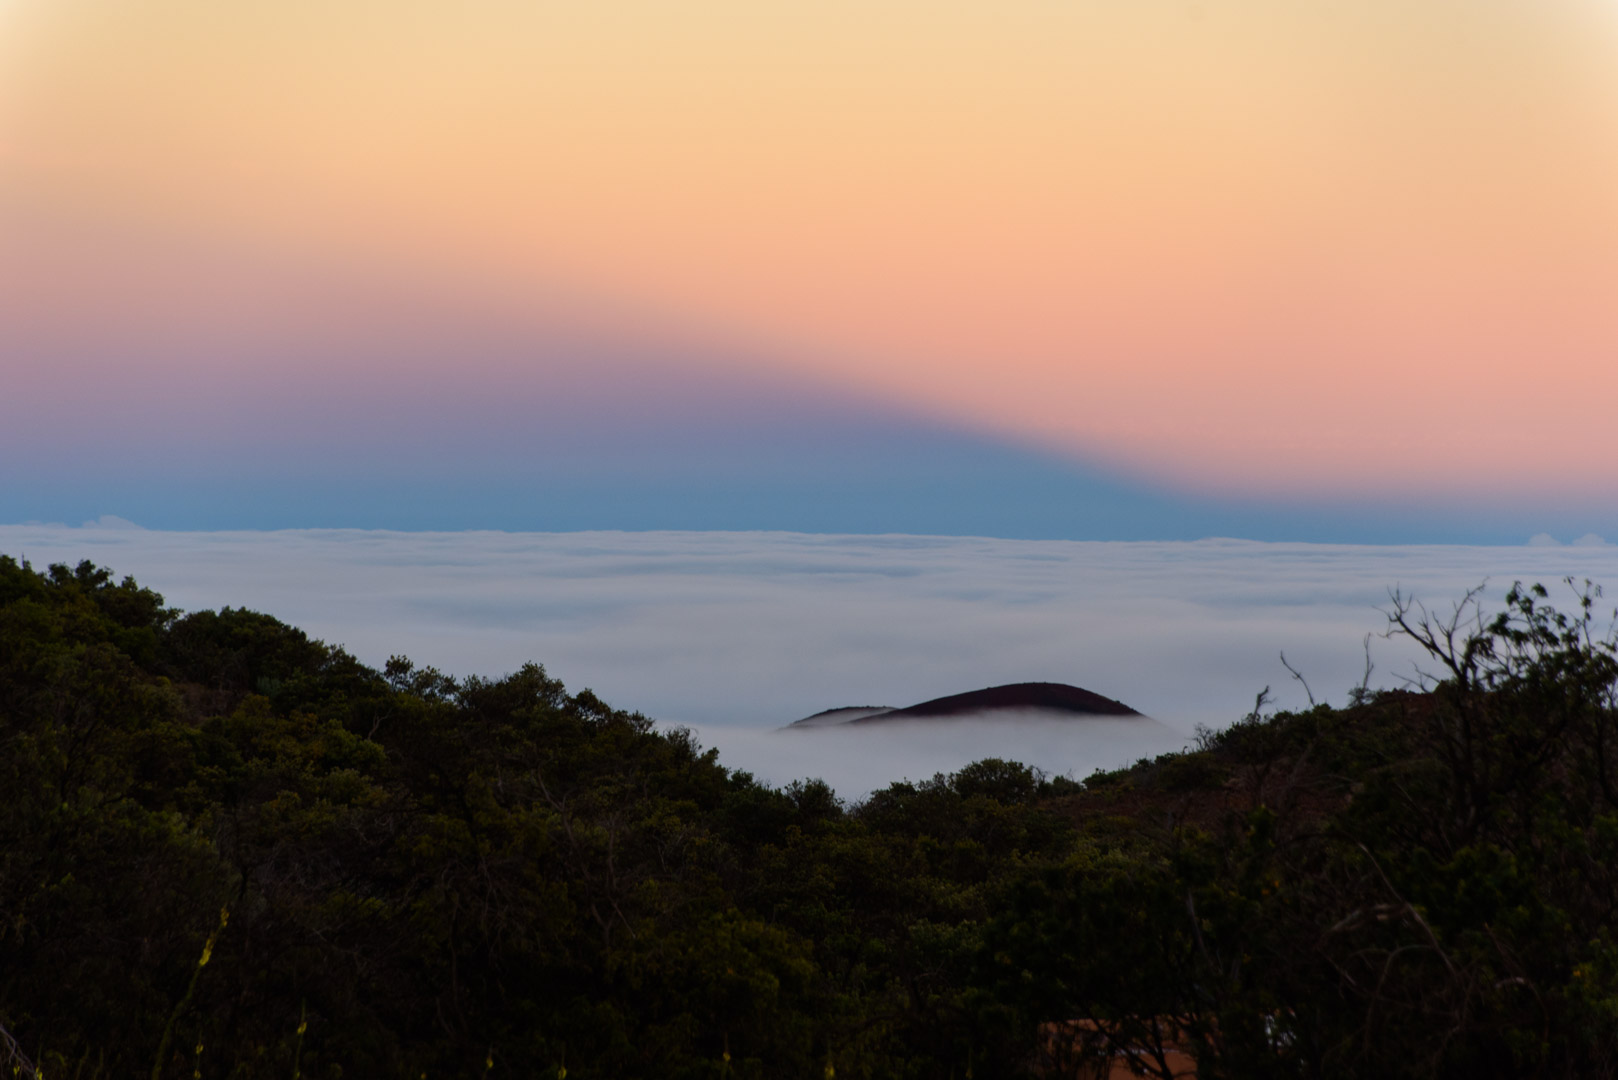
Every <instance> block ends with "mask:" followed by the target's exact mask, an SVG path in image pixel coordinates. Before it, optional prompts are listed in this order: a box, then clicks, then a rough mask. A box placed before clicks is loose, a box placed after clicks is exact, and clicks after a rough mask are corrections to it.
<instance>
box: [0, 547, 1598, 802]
mask: <svg viewBox="0 0 1618 1080" xmlns="http://www.w3.org/2000/svg"><path fill="white" fill-rule="evenodd" d="M0 552H7V553H10V554H12V555H13V556H16V555H17V554H19V553H20V554H23V555H25V556H26V557H27V558H28V559H29V560H31V561H32V562H33V564H34V565H35V566H39V567H43V566H45V565H47V564H48V563H51V562H58V561H60V562H67V563H70V564H73V563H77V562H78V561H79V560H80V559H90V560H92V561H93V562H95V563H97V564H99V565H103V566H107V567H109V568H111V569H112V570H113V571H114V572H115V573H117V574H119V575H124V574H130V575H133V576H134V577H135V578H136V580H137V581H139V582H140V583H142V584H144V585H147V586H149V587H152V588H155V589H157V590H158V591H159V592H161V593H163V594H164V596H165V597H166V598H167V600H168V602H169V603H170V604H172V605H176V606H178V607H180V608H183V609H185V610H191V611H194V610H198V609H202V608H216V607H220V606H225V605H231V606H242V607H248V608H252V609H256V610H259V611H265V612H269V613H271V614H273V615H275V616H277V617H279V618H281V619H282V620H284V621H286V622H289V623H291V624H293V625H295V626H299V627H301V628H302V629H304V630H305V631H306V632H308V633H309V634H311V635H312V636H315V637H318V638H321V639H323V640H325V641H327V642H330V643H333V644H342V645H344V646H346V647H347V648H348V649H349V650H350V651H351V652H352V653H353V654H354V655H355V656H357V657H358V658H359V659H360V660H362V661H364V662H365V663H368V664H371V665H373V666H380V665H382V664H383V663H384V662H385V661H386V660H387V658H388V657H389V656H392V655H395V654H403V655H407V656H409V657H410V658H412V659H413V660H415V661H416V662H417V663H418V664H423V665H425V664H431V665H434V666H437V667H438V668H440V669H441V670H443V671H446V672H449V673H451V674H453V675H456V676H465V675H483V676H488V677H497V676H500V675H502V674H505V673H507V672H510V671H513V670H515V669H516V668H518V667H519V666H520V665H522V664H523V663H525V662H528V661H536V662H540V663H543V664H544V665H545V666H546V668H547V670H548V671H549V672H550V674H552V675H553V676H555V677H557V678H560V679H561V680H562V681H563V682H564V683H565V684H566V685H567V686H568V687H569V688H570V689H572V690H579V689H582V688H585V687H588V688H590V689H593V690H595V691H596V692H597V693H598V694H599V695H600V696H601V697H602V698H603V699H604V700H605V701H607V702H608V703H609V704H611V705H614V706H616V707H618V708H625V709H634V710H638V711H641V712H643V713H645V714H646V715H648V716H650V717H652V718H653V719H655V720H657V721H658V722H660V723H662V724H665V725H682V726H688V727H691V728H692V729H693V730H694V731H695V732H696V733H697V735H698V737H699V738H700V739H701V741H702V742H703V743H704V745H708V746H716V747H718V748H719V750H720V757H721V760H722V761H723V762H724V763H725V764H726V765H728V766H731V767H733V768H746V769H748V770H749V771H752V772H753V773H755V774H756V775H758V776H760V777H762V778H764V779H766V780H767V781H769V782H771V783H775V784H782V783H789V782H791V781H792V780H795V779H803V778H805V777H809V776H819V777H822V778H824V779H826V780H827V781H828V782H829V783H832V784H833V786H834V787H836V788H837V789H838V790H839V792H840V793H842V794H843V795H845V796H847V797H858V796H859V795H861V794H863V793H864V792H866V791H869V790H872V789H873V788H876V787H880V786H884V785H886V784H887V783H889V782H891V781H894V780H900V779H905V778H909V779H912V780H923V779H926V778H928V777H930V776H931V775H933V774H934V773H935V772H940V771H945V772H947V771H952V770H954V769H958V768H960V767H961V766H963V765H965V764H967V763H969V762H971V761H974V760H978V759H981V758H984V757H989V756H998V757H1005V758H1012V759H1016V760H1022V761H1025V762H1027V763H1029V764H1032V765H1035V766H1038V767H1040V768H1043V769H1045V770H1046V771H1048V772H1051V773H1054V774H1058V775H1060V774H1064V773H1072V774H1073V775H1074V776H1075V777H1077V778H1083V777H1084V776H1087V775H1089V773H1090V772H1091V771H1092V770H1094V769H1095V768H1111V767H1117V766H1120V765H1124V764H1129V763H1132V762H1133V761H1134V760H1135V759H1136V758H1138V757H1141V756H1149V755H1155V754H1158V753H1163V752H1166V751H1169V750H1175V749H1179V748H1181V747H1182V746H1184V745H1185V744H1186V741H1187V740H1188V739H1189V738H1190V737H1191V736H1192V735H1193V734H1194V732H1195V730H1196V728H1197V726H1198V725H1199V724H1201V725H1205V726H1207V727H1210V728H1221V727H1224V726H1226V725H1228V724H1229V723H1231V722H1232V721H1234V720H1236V719H1238V718H1240V717H1241V716H1242V715H1244V714H1245V713H1246V712H1248V710H1250V709H1251V708H1252V707H1253V701H1254V696H1255V695H1256V694H1257V693H1258V692H1259V691H1260V690H1262V689H1264V688H1265V687H1270V688H1272V689H1273V691H1274V699H1275V703H1276V705H1277V706H1279V707H1288V708H1301V707H1304V706H1306V705H1307V703H1308V698H1307V696H1306V692H1305V690H1304V688H1303V687H1302V686H1300V685H1299V684H1298V683H1296V682H1294V681H1293V679H1292V678H1291V676H1290V675H1288V673H1287V671H1286V669H1285V668H1284V667H1283V666H1282V664H1281V662H1280V654H1281V653H1282V652H1285V654H1286V658H1287V660H1288V662H1290V663H1291V664H1292V665H1293V667H1295V668H1296V669H1297V670H1298V671H1299V672H1300V673H1301V674H1302V675H1303V676H1304V678H1305V679H1306V680H1307V681H1308V686H1309V691H1308V692H1310V693H1313V694H1314V696H1315V697H1316V698H1317V699H1318V700H1321V701H1327V702H1330V703H1331V704H1334V705H1341V704H1342V703H1343V702H1344V700H1345V699H1346V696H1347V693H1348V691H1349V689H1350V688H1351V687H1354V686H1356V685H1359V684H1360V682H1361V681H1362V679H1365V677H1366V676H1365V660H1366V655H1367V654H1366V649H1367V647H1368V648H1369V650H1370V658H1371V660H1372V662H1373V664H1374V669H1373V671H1372V672H1371V675H1370V678H1369V680H1368V683H1369V685H1370V686H1372V687H1373V688H1377V687H1397V686H1400V685H1403V683H1402V681H1401V680H1402V679H1405V678H1409V677H1412V676H1414V675H1415V673H1416V667H1415V664H1416V662H1417V660H1418V659H1419V658H1418V656H1417V655H1416V654H1415V653H1414V652H1413V651H1412V650H1411V649H1410V648H1409V646H1408V643H1407V642H1401V641H1399V640H1389V639H1385V638H1383V637H1380V636H1373V637H1371V639H1370V641H1369V644H1368V646H1367V641H1366V635H1368V634H1369V635H1380V634H1381V632H1382V631H1384V630H1385V629H1386V626H1387V618H1386V615H1385V611H1386V610H1387V608H1388V606H1389V593H1388V590H1389V589H1391V588H1399V589H1402V590H1403V591H1404V593H1405V595H1406V596H1409V597H1412V598H1414V599H1415V600H1417V601H1419V602H1422V603H1424V604H1425V605H1427V607H1428V608H1429V609H1430V610H1432V611H1434V612H1436V613H1437V614H1439V615H1440V616H1444V615H1448V614H1449V613H1450V611H1451V610H1452V605H1453V604H1454V603H1455V602H1456V601H1457V600H1459V599H1460V598H1461V597H1462V596H1463V595H1464V594H1465V592H1466V590H1468V589H1470V588H1472V587H1475V586H1479V585H1485V586H1486V591H1485V593H1484V595H1483V602H1484V609H1485V610H1486V611H1490V612H1492V611H1495V610H1498V608H1499V606H1500V604H1501V602H1502V598H1503V596H1504V594H1505V591H1506V589H1508V588H1509V587H1510V585H1511V583H1512V582H1513V581H1517V580H1521V581H1524V582H1529V583H1532V582H1541V583H1544V584H1545V585H1546V586H1547V587H1548V588H1549V589H1550V590H1551V596H1550V600H1551V602H1552V603H1554V604H1556V605H1557V606H1559V607H1561V608H1562V609H1563V610H1569V609H1572V608H1574V607H1575V606H1576V605H1575V604H1574V594H1573V592H1572V591H1571V590H1570V589H1568V587H1566V586H1565V585H1563V584H1561V579H1563V578H1565V577H1572V578H1573V579H1574V580H1575V581H1582V580H1584V579H1586V578H1589V579H1593V580H1595V581H1597V582H1602V581H1605V582H1607V583H1609V584H1610V583H1612V582H1614V581H1618V545H1614V544H1596V543H1594V542H1586V543H1585V544H1582V545H1572V544H1565V545H1555V544H1550V543H1548V542H1546V541H1543V540H1542V541H1541V543H1540V544H1539V545H1536V546H1522V545H1519V546H1515V547H1481V546H1465V547H1443V546H1432V545H1407V546H1398V545H1386V544H1375V545H1342V544H1338V545H1327V544H1281V543H1260V542H1254V541H1236V540H1207V541H1192V542H1150V541H1138V542H1132V543H1119V542H1095V541H1068V540H1044V541H1032V540H999V539H982V538H970V537H944V536H934V537H924V536H828V535H819V534H805V533H734V532H731V533H724V532H713V531H702V532H576V533H566V534H532V533H529V534H516V533H501V532H467V531H456V532H437V533H433V532H385V531H377V530H357V529H348V530H291V531H276V532H262V531H243V532H222V533H207V532H164V531H156V530H144V529H137V528H131V527H129V526H128V524H127V523H123V522H118V521H107V522H104V523H98V525H97V526H96V527H92V528H63V527H58V526H17V525H11V526H0ZM1614 602H1615V600H1614V599H1612V598H1609V599H1607V600H1604V601H1602V602H1601V603H1600V604H1598V606H1597V608H1596V614H1597V616H1598V631H1599V630H1601V629H1604V628H1605V626H1606V622H1607V620H1608V619H1609V617H1610V616H1611V614H1612V612H1611V610H1610V609H1611V605H1612V604H1613V603H1614ZM1429 666H1431V665H1429ZM1022 681H1056V682H1067V683H1071V684H1074V685H1078V686H1082V687H1085V688H1087V689H1089V690H1092V691H1095V692H1096V693H1100V694H1103V695H1105V696H1107V697H1111V698H1115V699H1117V700H1121V701H1123V702H1125V703H1127V704H1129V705H1131V706H1133V707H1134V708H1136V709H1138V710H1140V711H1142V712H1144V713H1146V714H1147V715H1148V716H1150V717H1151V718H1152V719H1153V720H1154V721H1156V723H1153V724H1139V725H1134V726H1131V725H1130V724H1128V723H1121V722H1116V721H1090V720H1086V721H1082V722H1080V723H1079V724H1078V725H1077V726H1075V725H1074V724H1071V723H1069V724H1064V725H1049V724H1045V725H1041V724H1032V725H1008V724H1005V723H1003V722H986V723H983V724H972V723H957V722H950V723H948V724H943V725H933V726H932V727H931V728H929V729H927V730H906V731H900V732H895V731H892V730H886V729H882V728H881V727H880V725H878V726H876V727H874V728H867V729H862V730H859V731H836V730H830V731H828V730H826V729H821V730H818V731H810V732H804V731H797V732H790V733H780V732H778V731H777V730H776V729H778V728H780V727H782V726H783V725H786V724H788V723H791V722H792V721H794V720H798V719H800V718H802V717H805V716H808V715H810V714H812V713H816V712H819V711H821V710H823V709H828V708H838V707H842V706H853V705H894V706H904V705H911V704H915V703H918V702H921V701H924V700H928V699H931V698H934V697H940V696H943V695H946V694H953V693H960V692H962V691H967V690H974V689H978V688H980V687H984V686H990V685H995V684H998V683H1007V682H1022Z"/></svg>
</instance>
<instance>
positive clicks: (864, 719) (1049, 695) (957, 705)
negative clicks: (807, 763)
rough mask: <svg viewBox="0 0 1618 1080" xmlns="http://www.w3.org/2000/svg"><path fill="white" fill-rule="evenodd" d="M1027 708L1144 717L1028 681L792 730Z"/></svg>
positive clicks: (1096, 697) (836, 716)
mask: <svg viewBox="0 0 1618 1080" xmlns="http://www.w3.org/2000/svg"><path fill="white" fill-rule="evenodd" d="M1019 709H1026V710H1029V711H1038V712H1044V713H1072V714H1075V715H1083V716H1140V715H1142V714H1141V713H1140V712H1138V711H1136V710H1135V709H1132V708H1130V707H1129V706H1128V705H1125V704H1124V703H1123V702H1121V701H1114V700H1113V699H1112V698H1108V697H1102V696H1101V695H1100V694H1097V693H1093V692H1092V691H1089V690H1085V689H1082V688H1080V687H1077V686H1069V685H1067V684H1066V683H1049V682H1027V683H1009V684H1007V685H1005V686H991V687H988V688H986V689H983V690H972V691H969V692H968V693H965V694H951V695H950V696H948V697H941V698H934V699H933V700H931V701H924V702H922V703H921V704H920V705H911V706H909V707H907V708H903V709H887V708H876V707H871V706H866V707H862V708H847V709H827V710H826V711H825V712H820V713H816V714H815V715H814V716H807V717H805V718H804V719H802V720H799V721H797V722H796V723H793V724H790V725H788V726H790V727H843V726H846V725H849V724H878V723H885V722H887V721H890V720H931V719H949V718H951V717H961V716H972V715H976V714H979V713H986V712H1000V711H1004V710H1019Z"/></svg>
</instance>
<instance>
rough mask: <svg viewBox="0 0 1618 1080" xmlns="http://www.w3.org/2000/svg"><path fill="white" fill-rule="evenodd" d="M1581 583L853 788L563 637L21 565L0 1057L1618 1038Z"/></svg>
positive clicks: (1603, 1064) (9, 582) (1228, 1058)
mask: <svg viewBox="0 0 1618 1080" xmlns="http://www.w3.org/2000/svg"><path fill="white" fill-rule="evenodd" d="M1574 595H1575V597H1576V602H1575V604H1574V607H1573V609H1572V612H1571V614H1564V613H1562V612H1559V611H1557V610H1556V609H1554V608H1553V607H1550V606H1548V603H1547V599H1548V598H1547V594H1546V592H1545V590H1543V589H1541V588H1539V587H1537V586H1536V587H1532V588H1518V589H1514V590H1512V592H1511V593H1510V595H1509V596H1508V598H1507V602H1506V606H1505V609H1504V610H1503V611H1502V612H1500V613H1498V614H1489V613H1485V612H1483V611H1482V609H1481V608H1480V607H1479V598H1478V597H1477V596H1475V595H1474V596H1471V597H1468V598H1466V600H1465V601H1464V602H1463V604H1462V606H1461V607H1459V608H1458V609H1457V612H1456V616H1455V617H1454V618H1452V619H1446V620H1436V619H1433V618H1431V617H1427V616H1425V614H1424V613H1423V612H1422V611H1421V610H1420V609H1417V608H1414V607H1412V606H1411V605H1410V604H1408V603H1406V602H1405V601H1404V600H1403V599H1402V598H1399V597H1396V598H1395V602H1394V607H1393V609H1392V610H1391V612H1390V616H1391V619H1392V623H1391V627H1392V629H1393V631H1394V632H1397V633H1404V634H1409V635H1411V636H1413V637H1414V638H1415V639H1416V640H1417V641H1418V642H1419V643H1421V644H1422V645H1423V646H1424V647H1425V648H1426V649H1427V651H1428V653H1429V655H1431V656H1432V658H1433V660H1434V663H1435V665H1436V672H1437V673H1436V675H1435V678H1434V679H1433V680H1432V681H1431V682H1430V683H1427V684H1424V685H1420V686H1415V687H1412V688H1410V689H1408V690H1401V691H1396V692H1387V693H1373V692H1370V691H1368V690H1363V689H1362V690H1360V691H1358V692H1356V693H1355V694H1354V695H1353V696H1352V700H1351V702H1350V703H1349V704H1348V705H1346V706H1344V707H1342V708H1334V707H1330V706H1326V705H1320V706H1316V707H1314V708H1312V709H1310V710H1308V711H1304V712H1295V713H1277V714H1269V713H1265V712H1264V711H1263V710H1262V708H1255V710H1254V712H1253V714H1252V715H1250V716H1248V717H1247V718H1245V719H1242V720H1240V721H1238V722H1237V723H1235V724H1233V725H1232V726H1231V727H1230V728H1228V729H1226V730H1224V731H1222V732H1218V733H1209V734H1206V735H1205V736H1204V737H1203V738H1202V740H1201V741H1200V742H1199V744H1198V745H1197V746H1196V747H1195V748H1193V749H1190V750H1188V751H1187V752H1185V753H1182V754H1174V755H1167V756H1164V757H1160V758H1158V759H1156V760H1154V761H1143V762H1141V763H1140V764H1138V765H1137V766H1135V767H1133V768H1130V769H1126V770H1122V771H1120V772H1115V773H1109V774H1097V775H1095V776H1092V777H1089V778H1086V779H1084V780H1083V781H1074V780H1072V779H1068V778H1063V777H1055V778H1052V777H1047V776H1044V775H1042V774H1041V773H1039V772H1038V771H1037V770H1035V769H1032V768H1030V767H1028V766H1026V765H1023V764H1019V763H1015V762H1007V761H997V760H989V761H983V762H979V763H976V764H974V765H971V766H968V767H967V768H965V769H962V770H961V771H960V772H958V773H955V774H952V775H948V776H938V777H935V778H934V779H932V780H930V781H926V782H923V783H915V784H911V783H901V784H894V785H892V786H890V787H888V788H886V789H883V790H881V791H878V792H875V793H873V794H872V795H871V796H869V797H868V798H866V799H864V800H863V801H861V802H858V803H856V804H847V803H845V802H843V801H841V800H839V799H838V798H837V797H836V795H835V794H834V793H833V792H832V791H831V790H830V789H829V788H828V787H827V786H826V785H825V784H823V783H820V782H818V781H814V780H808V779H806V780H804V781H802V782H799V783H795V784H792V785H789V786H787V787H784V788H772V787H769V786H766V785H763V784H761V783H759V782H757V781H756V780H755V779H754V778H753V777H751V776H749V775H748V774H746V773H744V772H738V771H733V770H729V769H727V768H725V767H724V766H723V764H722V763H721V762H720V761H719V760H718V759H717V755H716V753H715V752H714V751H712V750H704V749H702V748H701V747H699V746H698V745H697V744H696V743H695V742H694V741H693V740H692V738H691V736H690V735H689V734H688V733H686V732H683V731H680V730H672V731H671V730H659V729H657V728H656V727H654V725H653V724H652V723H651V722H650V721H649V720H648V719H647V718H645V717H643V716H640V715H637V714H633V713H626V712H622V711H619V710H615V709H612V708H610V707H609V706H608V705H606V704H605V703H603V702H601V701H600V700H598V699H597V698H596V697H595V696H594V695H593V694H591V693H589V692H588V691H584V692H581V693H576V694H572V693H568V692H567V691H566V690H565V688H564V687H563V685H562V684H561V683H560V682H558V681H557V680H556V679H554V678H552V677H550V676H549V675H548V674H547V673H546V671H545V670H544V669H543V668H541V667H539V666H537V665H530V666H527V667H524V668H522V669H521V670H519V671H517V672H515V673H513V674H511V675H508V676H506V677H504V678H501V679H495V680H489V679H479V678H464V679H455V678H451V677H448V676H446V675H444V674H442V673H441V672H438V671H436V670H434V669H432V668H430V667H428V668H424V667H418V666H417V665H416V664H414V663H412V662H411V661H410V660H407V659H404V658H402V657H395V658H394V659H392V660H390V661H389V662H388V663H387V664H386V665H385V666H384V667H383V668H382V669H381V670H376V669H374V668H371V667H368V666H367V665H365V664H362V663H360V662H359V661H358V660H356V659H355V658H354V657H352V656H350V655H349V654H348V653H346V652H345V651H343V650H342V649H340V648H336V647H333V646H330V645H327V644H324V643H322V642H320V641H316V640H312V639H310V638H309V637H308V636H307V635H306V634H304V633H303V632H301V631H299V630H297V629H296V628H293V627H290V626H287V625H285V624H284V623H282V622H280V621H278V620H277V619H275V618H273V617H271V616H269V615H265V614H260V613H256V612H251V611H245V610H240V609H232V608H225V609H222V610H220V611H201V612H194V613H191V614H181V613H180V612H177V611H175V610H173V609H172V608H169V607H167V606H165V604H164V602H163V600H162V598H161V597H160V596H159V595H157V594H156V593H154V592H152V591H150V590H149V589H145V588H142V587H140V586H139V585H137V584H136V583H135V582H133V581H132V580H129V579H127V578H126V579H124V580H123V581H121V582H120V581H117V580H115V579H114V577H113V575H112V574H111V573H109V572H108V571H107V570H105V569H102V568H98V567H95V566H93V565H91V564H89V563H81V564H80V565H79V566H77V567H72V568H70V567H66V566H52V567H50V568H48V569H47V570H45V571H39V570H36V569H34V568H32V567H30V566H28V565H27V564H25V563H19V562H17V561H16V560H13V559H10V558H5V557H0V792H4V796H3V797H0V1058H8V1057H9V1059H10V1061H11V1062H12V1063H13V1064H15V1065H16V1066H17V1067H18V1068H19V1069H21V1068H24V1067H26V1068H29V1069H35V1070H37V1071H40V1072H42V1073H43V1074H44V1075H47V1076H51V1077H53V1078H54V1077H58V1076H63V1075H71V1076H82V1077H86V1078H89V1077H113V1076H118V1077H123V1076H134V1075H148V1076H152V1077H154V1078H162V1077H179V1076H207V1077H242V1078H257V1077H295V1076H303V1077H340V1076H343V1075H350V1076H366V1077H370V1076H400V1077H405V1076H408V1077H420V1076H423V1075H425V1076H445V1077H452V1076H483V1075H490V1076H493V1075H496V1074H505V1075H520V1076H539V1077H547V1076H556V1077H561V1076H563V1075H566V1076H569V1077H574V1078H589V1077H691V1078H697V1077H716V1078H717V1077H761V1078H762V1077H771V1078H774V1077H786V1078H790V1077H805V1078H808V1077H814V1078H822V1077H831V1076H839V1077H873V1078H874V1077H915V1078H923V1077H928V1078H930V1077H938V1078H945V1077H966V1076H974V1077H996V1076H1005V1077H1011V1076H1086V1075H1106V1073H1105V1069H1106V1068H1108V1067H1109V1066H1116V1067H1120V1068H1131V1067H1132V1068H1134V1069H1136V1070H1139V1071H1141V1072H1144V1073H1146V1074H1149V1075H1169V1074H1171V1073H1173V1071H1174V1069H1175V1068H1176V1067H1177V1066H1176V1065H1175V1062H1176V1061H1177V1060H1193V1059H1194V1061H1195V1063H1196V1068H1197V1070H1198V1071H1199V1074H1200V1075H1203V1076H1209V1077H1269V1076H1274V1077H1338V1076H1342V1077H1358V1076H1365V1077H1370V1076H1379V1077H1380V1076H1399V1075H1412V1076H1414V1075H1423V1076H1431V1075H1444V1076H1467V1077H1478V1076H1522V1075H1540V1076H1600V1075H1613V1074H1614V1072H1615V1070H1618V941H1615V940H1614V934H1613V916H1614V904H1615V903H1618V710H1615V707H1614V705H1615V703H1614V689H1615V682H1618V663H1615V660H1614V650H1613V643H1612V639H1611V637H1610V636H1603V635H1602V634H1601V633H1599V632H1598V628H1597V627H1596V625H1595V603H1596V594H1595V593H1594V592H1593V591H1592V590H1589V589H1586V590H1584V591H1583V592H1576V593H1575V594H1574ZM1175 1053H1178V1054H1181V1055H1183V1057H1182V1058H1175V1056H1174V1054H1175ZM1098 1070H1100V1071H1099V1072H1098Z"/></svg>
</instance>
